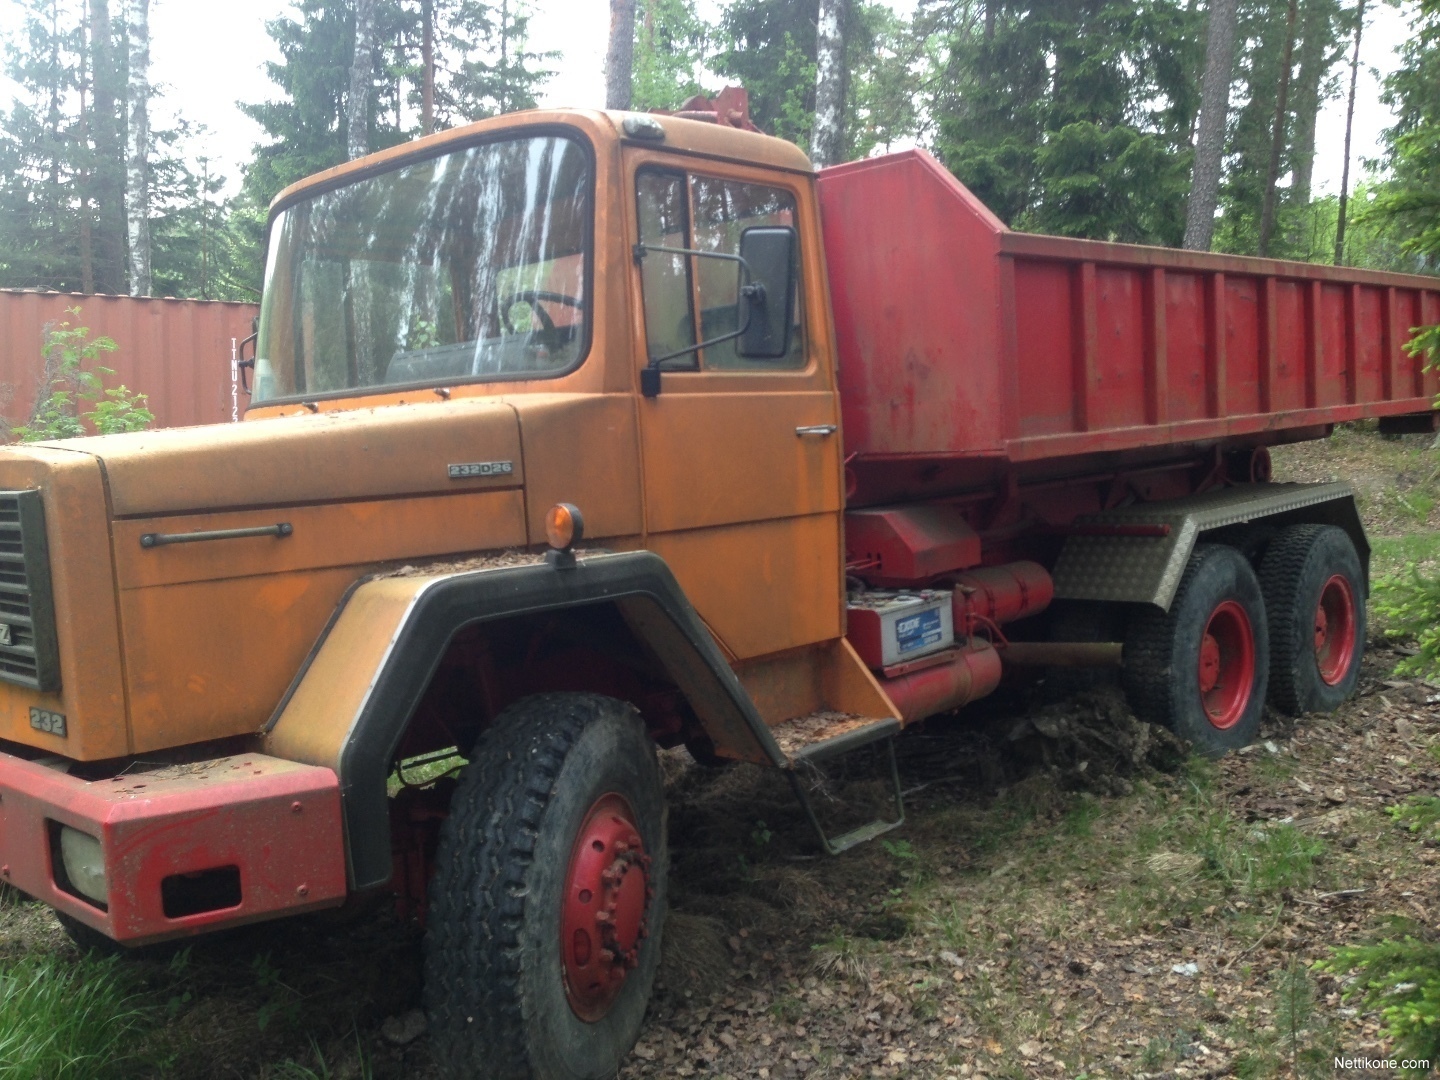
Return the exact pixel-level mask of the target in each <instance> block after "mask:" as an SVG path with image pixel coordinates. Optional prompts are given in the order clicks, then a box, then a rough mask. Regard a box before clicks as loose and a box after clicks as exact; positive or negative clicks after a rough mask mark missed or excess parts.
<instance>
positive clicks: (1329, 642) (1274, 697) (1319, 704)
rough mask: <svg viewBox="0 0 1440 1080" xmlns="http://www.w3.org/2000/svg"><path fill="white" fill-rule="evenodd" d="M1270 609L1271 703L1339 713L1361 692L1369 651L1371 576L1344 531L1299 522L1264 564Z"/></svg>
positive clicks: (1275, 543)
mask: <svg viewBox="0 0 1440 1080" xmlns="http://www.w3.org/2000/svg"><path fill="white" fill-rule="evenodd" d="M1260 587H1261V589H1262V590H1263V592H1264V594H1265V609H1266V610H1267V611H1268V612H1269V613H1270V704H1272V705H1274V706H1275V708H1277V709H1279V710H1280V711H1281V712H1285V713H1289V714H1290V715H1291V716H1300V715H1303V714H1304V713H1307V712H1333V711H1334V710H1335V709H1337V708H1339V706H1340V703H1341V702H1343V701H1344V700H1345V699H1346V698H1348V697H1349V696H1350V695H1351V694H1352V693H1353V692H1354V690H1355V684H1356V682H1358V681H1359V678H1360V660H1361V658H1362V656H1363V655H1364V652H1365V577H1364V573H1363V571H1362V570H1361V567H1360V556H1359V555H1358V554H1357V553H1356V551H1355V545H1354V544H1353V543H1352V542H1351V540H1350V537H1349V535H1347V534H1346V533H1345V531H1344V530H1343V529H1337V528H1335V527H1334V526H1333V525H1294V526H1291V527H1290V528H1288V529H1286V530H1285V531H1284V532H1282V533H1280V535H1279V536H1277V537H1275V539H1274V540H1272V541H1271V542H1270V545H1269V546H1268V547H1267V548H1266V550H1265V557H1264V559H1263V560H1261V563H1260Z"/></svg>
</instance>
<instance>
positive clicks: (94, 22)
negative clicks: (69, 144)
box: [90, 0, 125, 293]
mask: <svg viewBox="0 0 1440 1080" xmlns="http://www.w3.org/2000/svg"><path fill="white" fill-rule="evenodd" d="M115 52H116V50H115V31H114V28H113V25H112V24H111V22H110V3H109V0H90V67H91V69H92V71H93V72H94V76H93V91H94V93H93V101H94V106H93V108H92V109H91V112H90V130H91V137H92V139H93V140H94V143H95V170H94V182H93V184H92V185H91V190H92V191H93V192H94V195H95V218H96V221H95V287H96V288H97V289H98V290H99V291H100V292H106V293H117V292H121V291H122V290H123V287H124V281H125V148H124V147H123V146H122V145H121V141H122V140H121V134H120V120H119V116H118V115H117V114H116V105H117V103H118V101H119V98H120V65H119V64H118V63H117V62H116V56H115Z"/></svg>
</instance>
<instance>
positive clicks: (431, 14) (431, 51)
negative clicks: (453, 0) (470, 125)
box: [420, 0, 435, 135]
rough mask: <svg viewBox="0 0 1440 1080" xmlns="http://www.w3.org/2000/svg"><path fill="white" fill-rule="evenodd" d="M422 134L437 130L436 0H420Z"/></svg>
mask: <svg viewBox="0 0 1440 1080" xmlns="http://www.w3.org/2000/svg"><path fill="white" fill-rule="evenodd" d="M420 80H421V82H420V134H422V135H429V134H430V133H431V132H433V131H434V130H435V0H420Z"/></svg>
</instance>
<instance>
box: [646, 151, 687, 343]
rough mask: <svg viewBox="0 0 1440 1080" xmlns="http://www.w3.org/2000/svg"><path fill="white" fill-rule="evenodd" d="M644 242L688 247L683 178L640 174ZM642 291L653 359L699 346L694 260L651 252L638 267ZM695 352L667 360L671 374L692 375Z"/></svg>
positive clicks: (677, 175)
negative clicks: (684, 372) (693, 274)
mask: <svg viewBox="0 0 1440 1080" xmlns="http://www.w3.org/2000/svg"><path fill="white" fill-rule="evenodd" d="M635 189H636V203H637V205H638V210H639V218H640V242H641V243H642V244H654V245H657V246H659V247H668V248H688V247H689V246H690V208H689V200H688V198H687V196H686V189H685V174H684V173H671V172H659V171H657V170H654V169H646V170H644V171H642V172H641V173H640V174H639V175H638V176H637V177H636V179H635ZM640 287H641V290H642V291H643V293H644V295H645V339H646V341H647V342H648V345H649V352H650V359H652V360H653V359H655V358H656V357H660V356H669V355H670V354H671V353H675V352H679V351H680V350H681V349H685V348H689V347H690V346H692V345H694V344H695V293H694V288H693V285H692V283H691V280H690V258H689V257H688V256H685V255H671V254H669V253H668V252H662V251H651V252H648V253H647V254H646V255H645V258H644V259H642V260H641V262H640ZM697 364H698V360H697V358H696V355H695V354H694V353H687V354H685V355H683V356H677V357H676V358H675V359H674V360H671V361H668V362H667V363H666V364H665V365H664V367H665V368H666V369H667V370H671V371H674V370H682V371H683V370H686V369H691V370H693V369H694V368H695V367H696V366H697Z"/></svg>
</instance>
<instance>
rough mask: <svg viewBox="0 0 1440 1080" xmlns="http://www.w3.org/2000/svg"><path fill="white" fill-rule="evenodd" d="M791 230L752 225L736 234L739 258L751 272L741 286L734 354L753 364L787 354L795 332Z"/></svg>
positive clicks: (792, 241)
mask: <svg viewBox="0 0 1440 1080" xmlns="http://www.w3.org/2000/svg"><path fill="white" fill-rule="evenodd" d="M798 246H799V245H798V243H797V238H796V234H795V230H794V229H793V228H791V227H790V226H789V225H756V226H752V227H751V228H749V229H746V230H745V231H744V232H743V233H741V234H740V258H741V260H742V262H743V265H744V266H745V267H747V268H748V269H749V271H750V281H749V283H748V284H746V285H743V286H741V288H740V299H739V301H738V304H737V308H738V310H737V311H736V319H737V322H736V325H737V326H740V327H742V328H743V329H742V330H741V331H740V335H739V340H738V341H736V342H735V352H736V354H737V355H739V356H744V357H750V358H752V359H756V360H779V359H781V358H782V357H784V356H786V355H788V354H789V352H790V335H791V333H792V332H793V331H794V327H795V252H796V248H797V247H798Z"/></svg>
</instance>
